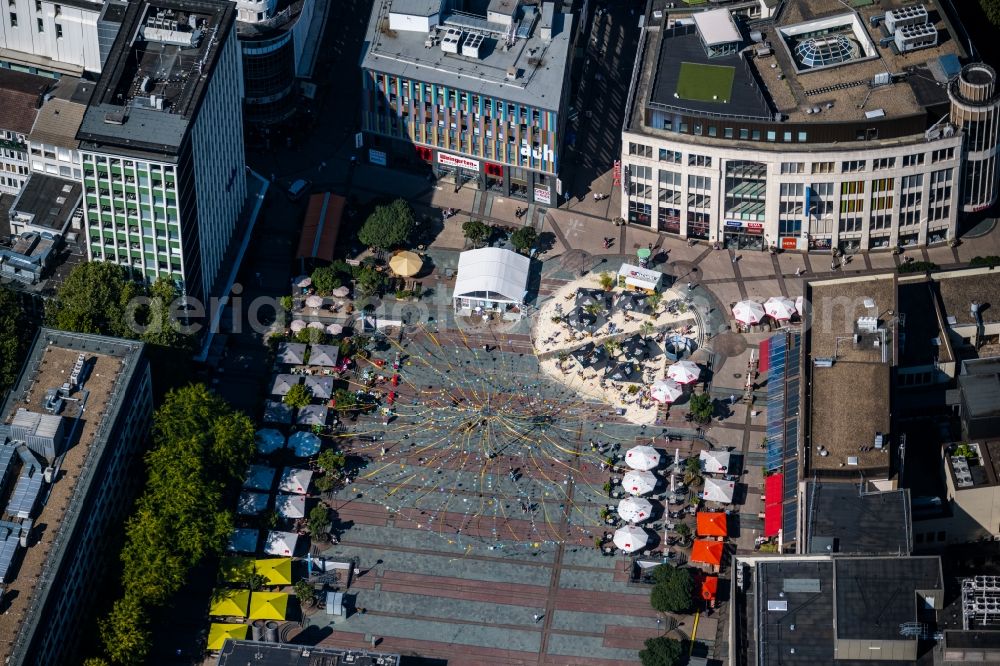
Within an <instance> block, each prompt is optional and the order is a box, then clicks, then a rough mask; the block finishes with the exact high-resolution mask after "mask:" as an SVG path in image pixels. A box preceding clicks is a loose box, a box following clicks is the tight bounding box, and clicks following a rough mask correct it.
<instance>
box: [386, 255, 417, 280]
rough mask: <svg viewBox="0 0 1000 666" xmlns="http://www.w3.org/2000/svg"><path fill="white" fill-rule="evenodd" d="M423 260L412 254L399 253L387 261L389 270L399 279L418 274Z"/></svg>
mask: <svg viewBox="0 0 1000 666" xmlns="http://www.w3.org/2000/svg"><path fill="white" fill-rule="evenodd" d="M423 265H424V260H423V259H421V258H420V255H419V254H416V253H414V252H409V251H407V252H400V253H398V254H397V255H395V256H394V257H393V258H392V259H390V260H389V268H391V269H392V272H393V273H395V274H396V275H399V276H400V277H410V276H412V275H416V274H417V273H419V272H420V269H421V267H422V266H423Z"/></svg>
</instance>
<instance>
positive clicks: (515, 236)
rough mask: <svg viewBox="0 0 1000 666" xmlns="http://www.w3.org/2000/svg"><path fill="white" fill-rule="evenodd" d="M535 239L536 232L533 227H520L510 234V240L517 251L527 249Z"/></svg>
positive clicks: (536, 237)
mask: <svg viewBox="0 0 1000 666" xmlns="http://www.w3.org/2000/svg"><path fill="white" fill-rule="evenodd" d="M536 240H538V232H537V231H535V228H534V227H527V226H525V227H520V228H518V229H517V231H515V232H514V233H512V234H511V235H510V242H511V243H513V244H514V248H515V249H517V250H518V251H519V252H524V251H525V250H527V249H529V248H530V247H531V246H532V245H534V244H535V241H536Z"/></svg>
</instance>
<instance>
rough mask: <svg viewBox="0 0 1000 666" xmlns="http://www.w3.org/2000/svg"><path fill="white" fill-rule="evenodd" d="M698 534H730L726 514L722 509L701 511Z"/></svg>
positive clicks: (699, 513) (721, 535)
mask: <svg viewBox="0 0 1000 666" xmlns="http://www.w3.org/2000/svg"><path fill="white" fill-rule="evenodd" d="M698 536H719V537H724V536H729V528H728V525H727V524H726V514H725V513H723V512H721V511H699V512H698Z"/></svg>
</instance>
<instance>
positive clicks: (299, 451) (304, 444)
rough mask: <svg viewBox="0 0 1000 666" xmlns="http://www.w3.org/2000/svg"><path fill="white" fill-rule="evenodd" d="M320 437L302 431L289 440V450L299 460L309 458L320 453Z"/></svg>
mask: <svg viewBox="0 0 1000 666" xmlns="http://www.w3.org/2000/svg"><path fill="white" fill-rule="evenodd" d="M319 446H320V441H319V437H317V436H316V435H314V434H312V433H311V432H308V431H305V430H300V431H299V432H297V433H295V434H294V435H292V436H291V437H289V438H288V448H290V449H292V451H294V452H295V455H296V456H297V457H299V458H308V457H309V456H314V455H316V454H317V453H319Z"/></svg>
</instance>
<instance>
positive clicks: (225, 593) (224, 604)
mask: <svg viewBox="0 0 1000 666" xmlns="http://www.w3.org/2000/svg"><path fill="white" fill-rule="evenodd" d="M249 604H250V590H223V589H217V590H215V591H214V592H212V606H211V608H209V610H208V614H209V615H214V616H216V617H246V616H247V606H248V605H249Z"/></svg>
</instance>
